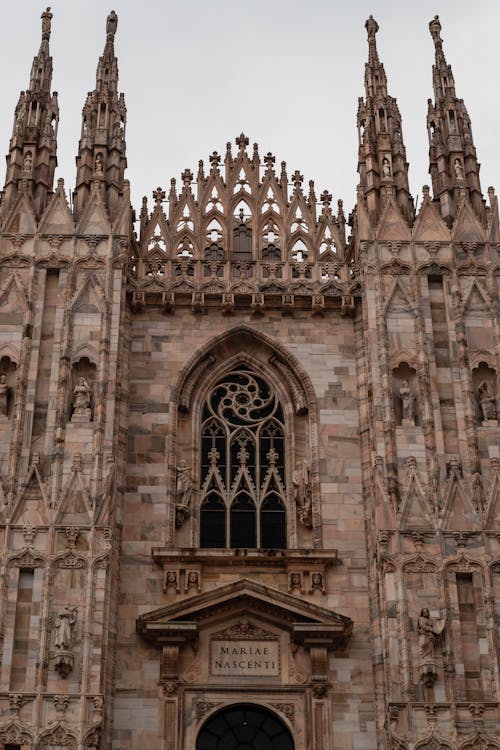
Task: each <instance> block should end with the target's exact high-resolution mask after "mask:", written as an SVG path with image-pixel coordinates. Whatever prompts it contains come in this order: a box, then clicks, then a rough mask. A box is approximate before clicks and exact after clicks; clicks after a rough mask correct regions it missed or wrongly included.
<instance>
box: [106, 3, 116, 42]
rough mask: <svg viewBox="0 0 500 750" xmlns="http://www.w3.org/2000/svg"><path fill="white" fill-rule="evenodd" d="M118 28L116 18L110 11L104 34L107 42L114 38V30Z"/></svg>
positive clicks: (113, 12)
mask: <svg viewBox="0 0 500 750" xmlns="http://www.w3.org/2000/svg"><path fill="white" fill-rule="evenodd" d="M117 28H118V16H117V15H116V13H115V11H114V10H112V11H111V13H110V14H109V16H108V17H107V19H106V34H107V38H108V40H109V41H112V40H113V39H114V38H115V34H116V29H117Z"/></svg>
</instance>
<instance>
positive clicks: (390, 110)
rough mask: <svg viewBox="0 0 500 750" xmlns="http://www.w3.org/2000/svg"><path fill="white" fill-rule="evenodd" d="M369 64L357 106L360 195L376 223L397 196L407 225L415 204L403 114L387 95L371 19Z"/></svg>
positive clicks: (374, 25)
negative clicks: (404, 141) (403, 132)
mask: <svg viewBox="0 0 500 750" xmlns="http://www.w3.org/2000/svg"><path fill="white" fill-rule="evenodd" d="M365 29H366V31H367V34H368V62H367V63H366V65H365V99H363V98H362V97H360V98H359V100H358V102H359V104H358V117H357V120H358V134H359V161H358V173H359V176H360V182H361V191H362V193H363V195H364V197H365V199H366V202H367V207H368V212H369V214H370V217H371V218H372V220H373V222H374V223H376V222H377V221H378V219H379V218H380V215H381V213H382V210H383V207H384V205H385V202H386V201H387V199H388V197H389V196H390V195H391V194H392V195H394V197H395V199H396V202H397V204H398V206H399V208H400V210H401V212H402V214H403V216H404V217H405V218H406V220H407V221H408V223H411V222H412V221H413V200H412V197H411V195H410V192H409V187H408V164H407V162H406V150H405V147H404V144H403V137H402V124H401V114H400V112H399V108H398V105H397V102H396V99H394V98H393V97H392V96H389V94H388V93H387V76H386V74H385V70H384V66H383V64H382V63H381V62H380V59H379V56H378V50H377V41H376V34H377V31H378V29H379V27H378V23H377V22H376V20H375V19H374V18H373V16H370V17H369V18H368V20H367V21H366V23H365Z"/></svg>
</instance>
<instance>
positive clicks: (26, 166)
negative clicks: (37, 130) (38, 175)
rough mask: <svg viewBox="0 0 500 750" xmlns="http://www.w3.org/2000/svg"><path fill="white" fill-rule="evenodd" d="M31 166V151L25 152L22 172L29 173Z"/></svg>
mask: <svg viewBox="0 0 500 750" xmlns="http://www.w3.org/2000/svg"><path fill="white" fill-rule="evenodd" d="M32 166H33V155H32V153H31V151H26V153H25V155H24V161H23V171H24V172H30V173H31V167H32Z"/></svg>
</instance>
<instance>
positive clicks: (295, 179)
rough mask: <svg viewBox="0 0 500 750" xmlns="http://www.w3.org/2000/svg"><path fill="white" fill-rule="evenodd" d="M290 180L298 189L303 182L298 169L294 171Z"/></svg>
mask: <svg viewBox="0 0 500 750" xmlns="http://www.w3.org/2000/svg"><path fill="white" fill-rule="evenodd" d="M292 179H293V184H294V185H295V187H296V188H299V187H300V186H301V185H302V183H303V181H304V176H303V175H301V174H300V172H299V170H298V169H296V170H295V172H294V173H293V177H292Z"/></svg>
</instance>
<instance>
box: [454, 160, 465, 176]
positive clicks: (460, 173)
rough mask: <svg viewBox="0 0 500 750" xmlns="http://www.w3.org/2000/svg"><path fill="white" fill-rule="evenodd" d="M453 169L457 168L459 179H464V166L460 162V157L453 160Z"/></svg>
mask: <svg viewBox="0 0 500 750" xmlns="http://www.w3.org/2000/svg"><path fill="white" fill-rule="evenodd" d="M453 169H454V170H455V176H456V178H457V180H460V181H462V180H463V179H464V168H463V167H462V165H461V164H460V159H455V161H454V162H453Z"/></svg>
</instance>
